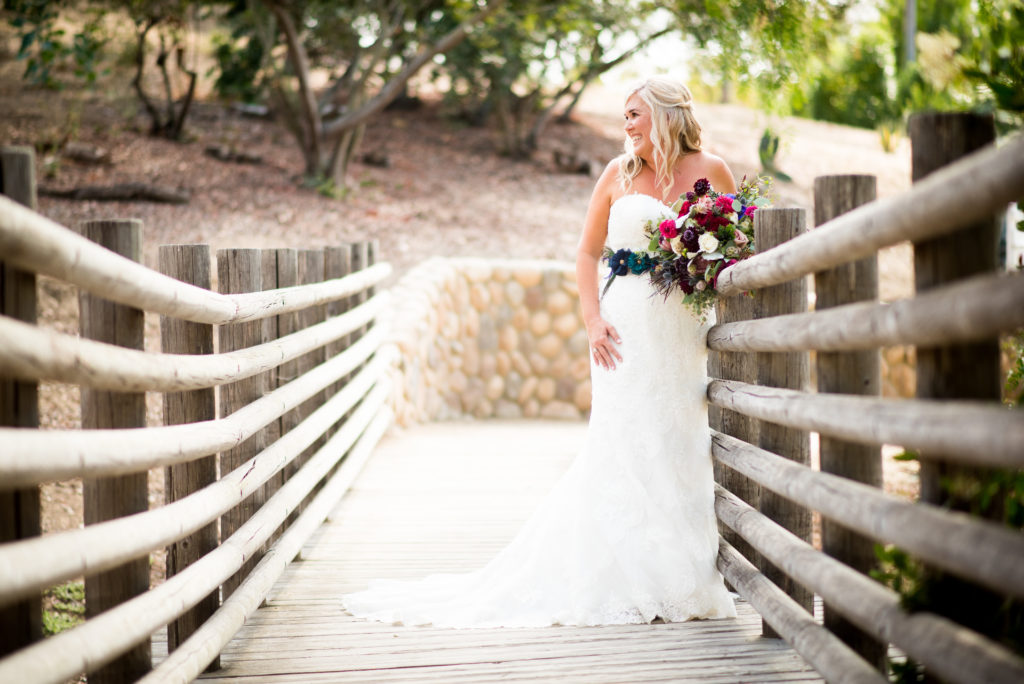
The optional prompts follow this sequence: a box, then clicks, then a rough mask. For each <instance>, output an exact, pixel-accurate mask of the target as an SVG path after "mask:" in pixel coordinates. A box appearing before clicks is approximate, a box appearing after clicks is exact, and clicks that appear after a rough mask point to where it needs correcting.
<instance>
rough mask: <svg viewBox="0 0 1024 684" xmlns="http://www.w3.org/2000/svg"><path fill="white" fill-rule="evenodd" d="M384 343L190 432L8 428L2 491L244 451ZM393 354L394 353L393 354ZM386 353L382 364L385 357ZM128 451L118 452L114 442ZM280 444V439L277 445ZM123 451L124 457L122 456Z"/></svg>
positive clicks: (372, 339)
mask: <svg viewBox="0 0 1024 684" xmlns="http://www.w3.org/2000/svg"><path fill="white" fill-rule="evenodd" d="M382 339H383V334H382V331H381V330H380V329H379V328H377V327H375V328H374V332H372V333H371V334H370V335H369V336H366V337H364V338H363V339H362V340H360V342H359V344H357V345H355V346H353V347H351V348H349V349H347V350H346V351H345V352H343V353H342V354H341V355H339V356H336V357H334V358H333V359H331V360H330V361H329V362H328V363H325V364H324V365H323V366H320V367H319V368H317V369H316V371H315V372H314V373H311V374H309V375H306V376H303V377H301V378H297V379H296V380H294V381H292V382H290V383H288V384H287V385H285V386H282V387H279V388H277V389H276V390H274V391H273V392H271V393H270V394H267V395H264V396H263V397H261V398H260V399H258V400H257V401H254V402H252V403H251V404H248V405H247V406H245V407H244V408H242V409H239V410H238V411H236V412H235V413H232V414H231V415H230V416H226V417H224V418H220V419H218V420H211V421H207V422H204V423H201V424H192V425H189V426H170V425H168V426H163V427H152V428H145V429H140V430H132V429H121V430H117V431H112V430H89V431H82V430H46V431H27V430H4V429H3V428H0V441H3V443H4V452H3V453H2V454H0V468H2V469H3V471H4V479H3V481H0V489H3V488H4V487H13V486H17V485H19V484H27V483H35V482H45V481H48V480H59V479H66V478H71V477H76V476H81V475H116V474H121V473H126V472H134V471H138V470H145V469H148V468H153V467H157V466H162V465H168V464H172V463H182V462H185V461H189V460H191V459H194V458H199V457H201V456H206V455H207V454H213V453H215V452H217V451H223V450H226V449H230V448H231V447H234V446H237V445H238V444H239V443H241V442H242V441H244V440H246V439H248V438H249V437H250V436H251V435H252V434H253V433H254V432H255V431H256V430H259V429H261V428H263V427H264V426H265V425H267V423H268V422H269V421H276V420H277V419H278V418H279V417H280V416H281V414H282V413H283V412H285V411H288V410H289V409H291V408H293V407H295V406H297V405H298V404H299V403H301V402H302V401H304V400H305V399H306V398H307V397H308V396H309V395H310V394H312V393H313V392H315V391H318V390H320V389H321V388H322V387H324V386H325V385H328V384H330V383H332V382H335V381H336V380H337V379H338V378H339V377H342V376H346V375H348V374H349V373H351V371H352V370H353V369H355V368H358V367H360V366H362V365H363V363H364V362H366V361H367V360H368V359H369V358H370V357H371V356H373V355H374V351H375V349H376V348H377V347H378V346H379V344H380V342H381V340H382ZM385 354H386V352H385ZM380 356H381V355H380V354H379V353H378V354H377V355H376V356H375V358H380ZM112 439H117V441H118V445H119V447H120V448H121V450H119V451H118V452H114V453H111V451H110V441H111V440H112ZM275 441H276V440H275ZM122 451H123V453H122Z"/></svg>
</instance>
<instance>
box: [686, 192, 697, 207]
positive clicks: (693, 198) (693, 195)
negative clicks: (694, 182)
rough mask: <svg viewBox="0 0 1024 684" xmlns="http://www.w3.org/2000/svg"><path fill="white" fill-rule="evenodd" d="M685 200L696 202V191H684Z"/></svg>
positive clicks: (691, 202)
mask: <svg viewBox="0 0 1024 684" xmlns="http://www.w3.org/2000/svg"><path fill="white" fill-rule="evenodd" d="M686 201H687V202H689V203H690V204H693V203H694V202H696V201H697V193H695V192H688V193H686Z"/></svg>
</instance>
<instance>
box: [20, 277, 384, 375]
mask: <svg viewBox="0 0 1024 684" xmlns="http://www.w3.org/2000/svg"><path fill="white" fill-rule="evenodd" d="M389 296H390V295H389V294H388V293H387V292H382V293H380V294H377V295H375V296H374V297H373V298H372V299H369V300H367V301H366V302H364V303H363V304H360V305H359V306H357V307H356V308H354V309H352V310H350V311H347V312H345V313H343V314H341V315H339V316H336V317H334V318H331V319H329V320H326V321H324V322H323V323H318V324H316V325H313V326H310V327H308V328H304V329H302V330H299V331H297V332H294V333H292V334H291V335H286V336H285V337H281V338H279V339H277V340H273V341H271V342H266V343H264V344H260V345H256V346H253V347H248V348H246V349H239V350H238V351H232V352H226V353H223V354H207V355H191V354H157V353H152V352H144V351H137V350H134V349H124V348H121V347H116V346H114V345H109V344H102V343H100V342H93V341H91V340H86V339H82V338H79V337H76V336H74V335H66V334H62V333H57V332H54V331H52V330H43V329H40V328H36V327H35V326H31V325H28V324H25V323H21V322H19V321H16V320H14V319H12V318H7V317H6V316H0V340H3V347H0V375H7V376H9V377H13V378H19V379H23V380H53V381H57V382H69V383H75V384H79V385H82V386H84V387H90V388H93V389H107V390H113V391H119V392H143V391H146V392H182V391H185V390H194V389H202V388H205V387H212V386H213V385H219V384H223V383H226V382H236V381H238V380H242V379H244V378H248V377H252V376H253V375H257V374H259V373H263V372H265V371H268V370H270V369H271V368H276V367H277V366H278V365H280V364H282V363H284V362H286V361H290V360H292V359H295V358H297V357H299V356H302V355H303V354H305V353H307V352H310V351H312V350H314V349H318V348H319V347H322V346H323V345H325V344H327V343H328V342H333V341H335V340H337V339H338V338H340V337H343V336H345V335H347V334H349V333H351V332H353V331H355V330H358V329H359V328H361V327H362V326H364V325H366V324H367V323H369V322H370V321H371V320H373V319H374V318H375V317H376V316H377V315H378V314H380V312H381V311H383V310H384V309H385V307H386V306H387V303H388V299H389Z"/></svg>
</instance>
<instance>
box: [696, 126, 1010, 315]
mask: <svg viewBox="0 0 1024 684" xmlns="http://www.w3.org/2000/svg"><path fill="white" fill-rule="evenodd" d="M968 187H969V188H971V201H969V202H965V201H964V199H963V189H964V188H968ZM1021 197H1024V135H1016V136H1014V137H1012V138H1011V139H1010V140H1009V141H1007V142H1006V143H1005V144H1003V145H1002V146H1001V147H998V148H996V147H988V148H985V149H983V150H981V151H979V152H976V153H974V154H972V155H970V156H967V157H965V158H963V159H962V160H961V161H959V162H957V163H955V164H951V165H950V166H947V167H945V168H943V169H941V170H939V171H936V172H934V173H932V174H931V175H929V176H928V177H926V178H924V179H923V180H921V181H919V182H918V183H915V184H914V186H913V188H912V189H911V190H910V191H908V192H906V193H903V194H901V195H899V196H896V197H889V198H886V199H881V200H878V201H876V202H872V203H870V204H865V205H863V206H861V207H858V208H857V209H854V210H853V211H851V212H849V213H846V214H842V215H841V216H838V217H836V218H834V219H832V220H831V221H829V222H827V223H824V224H822V225H821V226H819V227H818V228H816V229H815V230H812V231H810V232H809V233H806V234H804V235H801V236H799V237H797V238H795V239H793V240H790V241H789V242H786V243H785V244H782V245H779V246H778V247H775V248H774V249H771V250H767V251H765V252H762V253H760V254H756V255H754V256H753V257H751V258H749V259H746V260H744V261H741V262H740V263H738V264H736V265H735V266H733V267H732V268H729V269H727V270H725V271H723V272H722V274H721V275H719V276H718V281H717V284H716V286H715V287H716V289H717V290H718V292H719V293H720V294H722V295H723V296H733V295H738V294H740V293H741V292H745V291H747V290H754V289H757V288H761V287H767V286H769V285H777V284H779V283H784V282H787V281H789V280H794V279H796V278H799V277H801V276H805V275H807V274H809V273H815V272H817V271H823V270H826V269H829V268H834V267H836V266H839V265H841V264H845V263H849V262H851V261H854V260H856V259H860V258H862V257H866V256H868V255H870V254H874V253H875V252H876V251H878V250H879V249H881V248H883V247H889V246H891V245H895V244H898V243H901V242H904V241H906V240H911V241H914V242H917V241H920V240H923V239H926V238H931V237H937V236H940V235H946V234H947V233H951V232H953V231H954V230H956V229H958V228H962V227H963V226H966V225H969V224H971V223H973V222H975V221H976V220H977V217H979V216H990V215H993V214H998V213H1002V212H1004V211H1006V207H1007V205H1008V204H1009V203H1010V202H1014V201H1016V200H1018V199H1020V198H1021Z"/></svg>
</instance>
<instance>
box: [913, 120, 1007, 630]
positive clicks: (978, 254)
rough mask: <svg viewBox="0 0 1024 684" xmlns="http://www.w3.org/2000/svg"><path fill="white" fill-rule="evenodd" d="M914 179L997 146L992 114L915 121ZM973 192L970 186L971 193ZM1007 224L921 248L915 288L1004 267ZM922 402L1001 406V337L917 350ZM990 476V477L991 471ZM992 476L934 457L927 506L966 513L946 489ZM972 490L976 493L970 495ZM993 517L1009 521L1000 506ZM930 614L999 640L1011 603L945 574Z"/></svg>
mask: <svg viewBox="0 0 1024 684" xmlns="http://www.w3.org/2000/svg"><path fill="white" fill-rule="evenodd" d="M908 127H909V131H910V138H911V143H912V163H913V167H912V175H913V180H914V182H917V181H919V180H921V179H922V178H924V177H925V176H927V175H928V174H930V173H932V172H933V171H935V170H937V169H939V168H941V167H942V166H945V165H947V164H949V163H952V162H953V161H956V160H957V159H959V158H960V157H963V156H965V155H967V154H970V153H971V152H973V151H975V150H977V149H979V148H981V147H984V146H986V145H988V144H990V143H991V142H993V141H994V140H995V125H994V121H993V118H992V116H991V115H981V114H969V113H958V114H952V113H923V114H915V115H914V116H913V117H911V119H910V121H909V124H908ZM965 191H966V192H967V194H968V195H969V194H970V188H966V189H965ZM999 228H1000V221H999V217H997V216H979V217H978V220H977V222H976V223H973V224H971V225H970V226H967V227H964V228H962V229H960V230H958V231H956V232H954V233H950V234H949V235H945V236H943V237H939V238H935V239H932V240H927V241H923V242H919V243H915V244H914V284H915V286H916V290H917V292H918V294H920V293H923V292H926V291H928V290H930V289H932V288H934V287H938V286H941V285H944V284H947V283H949V282H951V281H955V280H960V279H962V278H966V277H968V276H972V275H975V274H979V273H987V272H991V271H994V270H996V269H998V268H999V264H998V259H997V256H996V254H997V249H998V244H999ZM917 396H918V397H919V398H922V399H981V400H989V401H999V398H1000V383H999V343H998V340H996V339H988V340H984V341H982V342H974V343H970V344H950V345H944V346H937V347H931V348H918V349H917ZM989 472H990V471H989ZM987 475H988V473H986V471H984V470H981V469H973V468H965V467H954V466H950V465H948V464H945V463H941V462H936V461H934V460H932V459H922V461H921V471H920V477H921V500H922V501H926V502H928V503H933V504H939V505H942V506H946V507H949V508H953V509H958V510H969V508H970V502H969V501H968V500H967V499H966V498H962V497H961V496H958V495H957V494H956V493H955V492H952V491H950V490H948V489H946V488H944V486H943V483H944V482H952V481H959V482H960V483H961V484H965V485H966V484H967V483H968V482H971V481H973V482H974V483H975V484H980V482H979V481H980V480H982V479H984V478H986V477H987ZM969 488H970V487H968V489H969ZM994 508H995V510H991V511H989V512H988V515H989V516H990V517H995V518H1001V516H1002V511H1001V510H999V507H998V506H996V507H994ZM928 581H929V583H930V587H929V588H930V589H931V591H930V596H932V597H933V598H934V601H933V602H930V603H929V609H930V610H933V611H935V612H938V613H940V614H943V615H945V616H947V617H951V618H952V619H954V620H956V621H957V622H960V623H961V624H964V625H967V626H968V627H970V628H972V629H974V630H977V631H979V632H981V633H982V634H988V635H991V636H994V637H996V638H999V636H1000V634H999V633H1000V631H1001V625H1000V622H999V620H997V619H995V616H996V615H997V614H998V612H999V610H1000V608H1001V606H1002V604H1003V597H1000V596H999V595H997V594H995V593H993V592H989V591H986V590H983V589H981V588H979V587H977V586H975V585H972V584H970V583H968V582H964V581H962V580H959V579H957V578H954V577H951V576H949V575H946V574H944V573H939V572H930V573H929V580H928Z"/></svg>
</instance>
